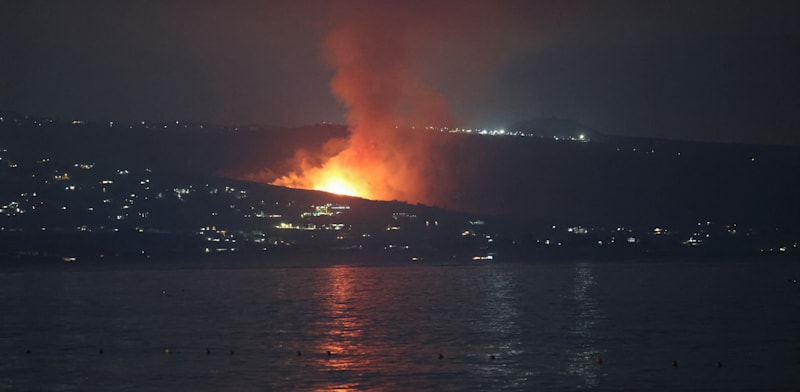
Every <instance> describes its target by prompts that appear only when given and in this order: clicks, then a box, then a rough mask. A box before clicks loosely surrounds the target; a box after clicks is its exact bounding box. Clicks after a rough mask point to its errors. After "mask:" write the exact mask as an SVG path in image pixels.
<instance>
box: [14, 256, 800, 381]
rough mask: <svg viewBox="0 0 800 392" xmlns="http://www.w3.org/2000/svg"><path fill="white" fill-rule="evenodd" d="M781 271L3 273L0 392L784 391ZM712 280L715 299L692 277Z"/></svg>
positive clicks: (586, 266)
mask: <svg viewBox="0 0 800 392" xmlns="http://www.w3.org/2000/svg"><path fill="white" fill-rule="evenodd" d="M791 268H794V270H791V272H792V273H794V275H795V276H797V275H798V273H800V271H798V268H797V267H796V266H792V267H791ZM791 268H789V269H791ZM786 270H787V267H785V266H782V265H761V264H759V265H756V264H753V265H750V264H743V265H738V266H736V265H734V266H732V267H731V266H727V265H722V266H717V265H713V264H706V265H703V264H697V265H695V264H683V265H680V266H679V268H678V267H676V266H674V265H673V264H669V263H661V264H651V265H635V264H612V263H608V264H602V263H601V264H598V263H568V262H564V263H551V264H531V265H519V264H517V265H514V264H508V265H502V264H493V265H492V264H490V265H484V264H482V265H466V266H447V267H435V266H425V265H415V266H386V267H383V266H381V267H354V266H336V267H325V268H272V269H270V268H266V269H208V270H202V269H191V268H186V269H180V270H141V269H139V270H124V269H119V270H109V271H82V270H80V269H75V268H71V269H69V270H42V271H39V270H30V271H17V272H3V271H0V303H2V304H3V323H0V355H2V358H3V360H2V361H0V389H9V390H56V391H58V390H108V391H114V390H193V391H217V390H284V391H294V390H303V391H315V390H320V391H322V390H325V391H331V390H335V391H355V390H377V391H381V390H445V391H447V390H451V391H460V390H476V391H483V390H517V391H524V390H540V389H544V390H563V391H571V390H576V389H639V390H641V389H652V387H654V386H656V387H665V386H668V387H669V388H671V389H703V388H704V387H705V389H709V388H711V389H714V388H723V389H736V388H738V387H741V386H750V387H756V386H758V385H762V383H761V382H760V380H759V379H757V378H753V377H752V376H751V375H750V374H749V373H748V372H747V371H746V370H751V371H752V370H753V369H757V370H758V371H759V372H761V373H765V372H769V373H770V375H771V376H770V378H769V380H770V382H771V384H770V385H772V386H785V385H796V384H797V383H796V382H800V379H798V377H797V376H793V375H796V374H800V372H790V371H788V369H789V368H791V366H794V370H800V369H799V368H797V361H796V356H795V353H796V352H800V345H798V341H797V339H796V333H795V332H796V330H797V329H798V328H800V320H799V318H800V316H798V314H800V305H799V304H800V289H797V288H794V287H793V286H792V287H788V286H786V287H785V285H786V283H785V282H786V279H785V278H784V276H783V275H785V274H786V273H787V272H786ZM720 276H722V277H724V279H721V278H720ZM776 276H777V277H779V278H780V279H778V281H779V283H775V281H776ZM712 279H715V281H716V282H718V283H716V284H717V289H718V290H724V291H725V292H726V293H728V295H726V296H715V297H711V296H709V295H708V291H707V289H706V287H705V286H704V285H702V284H697V283H698V282H706V281H710V280H712ZM781 284H783V285H781ZM654 286H655V290H654ZM675 287H680V288H681V290H672V288H675ZM664 293H668V294H669V295H665V294H664ZM710 298H713V301H711V300H710ZM698 299H701V300H698ZM733 310H735V311H733ZM751 314H757V315H758V316H759V317H758V318H757V319H758V320H764V322H761V321H758V322H755V321H750V320H753V318H751V317H749V315H751ZM765 326H768V328H769V332H770V333H769V337H770V340H769V341H768V343H767V344H765V343H764V342H763V338H761V337H760V335H759V333H760V332H759V331H762V330H763V328H765ZM672 331H683V332H682V333H680V334H675V333H673V332H672ZM718 331H722V332H724V333H718ZM101 346H102V347H104V348H105V353H104V354H103V355H102V356H101V355H98V352H97V350H98V347H101ZM165 347H169V348H170V349H171V352H172V354H165V352H164V349H165ZM206 347H209V348H210V349H211V351H212V354H210V355H207V354H206V351H205V348H206ZM26 349H31V350H32V354H25V350H26ZM228 350H230V351H234V350H235V355H229V354H228ZM328 351H330V355H328ZM743 353H744V354H743ZM298 354H299V355H298ZM440 354H441V358H440ZM690 355H693V356H690ZM744 355H747V356H744ZM491 356H494V359H492V358H491ZM598 356H600V357H604V360H605V363H604V364H603V365H598V364H597V363H596V362H595V358H597V357H598ZM673 356H680V359H681V363H682V364H681V368H680V369H678V370H676V369H673V368H671V367H670V366H668V364H669V362H670V361H671V360H672V359H673V358H674V357H673ZM695 357H696V358H695ZM684 358H686V359H684ZM733 358H737V359H738V358H745V359H744V360H742V362H743V363H745V364H746V366H747V367H746V368H741V367H740V368H738V369H737V368H736V366H737V364H736V363H735V362H734V361H733ZM776 358H777V359H780V360H776ZM692 360H694V361H695V362H694V363H696V364H702V363H714V362H716V361H717V360H723V361H724V362H725V363H726V365H725V367H724V368H723V369H721V370H720V369H718V368H716V367H711V366H703V367H701V366H699V365H698V366H694V367H693V366H692V365H693V363H692ZM703 361H705V362H703ZM729 361H730V362H729ZM767 361H769V363H770V364H772V365H771V367H764V366H762V365H761V363H762V362H764V363H766V362H767ZM684 363H685V364H686V365H684ZM665 364H667V365H665ZM776 364H777V366H776ZM793 364H794V365H793ZM740 366H745V365H740ZM781 366H783V367H781ZM729 369H730V370H729ZM782 369H783V370H782ZM743 370H744V371H743ZM712 372H714V373H712ZM761 381H763V380H761ZM739 389H741V388H739Z"/></svg>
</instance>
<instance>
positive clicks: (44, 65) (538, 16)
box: [0, 0, 800, 145]
mask: <svg viewBox="0 0 800 392" xmlns="http://www.w3.org/2000/svg"><path fill="white" fill-rule="evenodd" d="M426 3H429V4H426ZM475 3H477V2H474V1H473V2H471V1H468V0H464V1H447V2H435V1H433V2H424V1H414V0H412V1H409V2H407V3H406V5H405V7H407V8H408V10H409V13H410V14H411V15H419V16H420V18H421V19H426V18H427V19H426V20H427V22H425V23H427V24H430V19H431V18H438V20H439V21H441V26H445V27H444V28H439V29H433V28H427V27H426V28H425V30H424V31H425V34H419V36H424V37H423V38H424V39H420V37H419V36H417V37H416V38H413V37H412V38H411V41H410V44H409V45H410V49H409V55H410V56H413V57H414V58H413V61H412V63H413V64H414V65H415V67H416V69H417V71H418V74H419V75H420V77H421V78H422V79H424V80H425V81H426V82H427V83H429V84H430V85H431V86H433V87H434V88H435V89H436V90H438V91H439V92H440V93H441V94H442V95H443V96H444V97H445V98H446V99H447V100H448V102H449V103H450V105H451V107H452V110H453V113H454V115H455V117H456V118H458V119H460V120H461V121H463V123H464V124H466V125H471V126H481V127H503V126H507V125H509V124H512V123H514V122H517V121H522V120H527V119H533V118H538V117H550V116H557V117H561V118H567V119H572V120H577V121H580V122H582V123H584V124H586V125H588V126H590V127H593V128H595V129H597V130H599V131H601V132H606V133H609V134H618V135H635V136H655V137H663V138H673V139H697V140H711V141H723V142H756V143H768V144H793V145H800V132H798V125H797V124H798V121H797V113H798V111H799V109H800V77H798V70H800V45H798V43H800V42H799V41H800V23H798V20H800V12H798V11H800V6H798V5H795V4H797V2H794V1H789V2H779V1H746V2H745V1H711V2H703V1H685V2H684V1H667V0H663V1H642V0H631V1H593V0H591V1H553V2H544V1H540V2H535V1H517V2H487V3H491V4H497V9H498V10H499V11H498V12H483V13H481V14H480V15H482V17H480V18H475V17H474V14H470V13H466V12H462V10H461V8H469V7H471V6H473V5H474V4H475ZM341 4H342V3H340V2H337V1H334V0H331V1H323V0H305V1H292V2H289V1H281V2H279V1H260V2H256V1H250V2H244V1H202V0H197V1H169V0H163V1H148V0H137V1H132V0H131V1H128V0H119V1H57V0H53V1H35V0H20V1H16V0H4V1H2V2H0V53H2V56H1V57H0V110H16V111H22V112H26V113H30V114H34V115H45V116H53V117H58V118H62V119H73V118H82V119H86V120H118V121H123V120H172V119H180V120H192V121H203V122H215V123H264V124H277V125H290V126H295V125H303V124H309V123H314V122H321V121H330V122H337V123H344V115H345V108H344V106H343V105H342V103H341V102H340V101H339V100H338V99H337V98H336V97H335V96H334V95H333V94H332V93H331V92H330V87H329V81H330V79H331V77H332V75H333V74H334V70H333V69H332V68H331V66H330V65H329V62H328V61H326V60H325V53H324V50H323V45H322V40H323V39H324V37H325V36H326V34H327V33H328V31H329V30H330V29H331V27H332V26H334V25H336V23H337V21H336V19H337V18H339V17H340V15H337V11H336V8H337V6H338V5H341ZM376 4H380V0H375V1H372V2H370V7H375V5H376ZM431 4H433V5H431ZM347 5H348V7H345V8H349V9H356V8H358V5H359V3H357V2H356V3H355V7H354V6H353V2H352V1H350V2H347ZM492 7H494V5H493V6H492ZM389 14H391V13H389ZM431 15H433V16H431ZM363 17H364V18H369V17H370V15H369V14H368V13H367V14H365V15H364V16H363ZM461 18H464V19H463V20H462V19H461ZM349 19H354V20H357V19H358V18H349ZM434 20H436V19H434ZM425 23H421V24H420V25H421V26H424V25H425ZM436 24H437V25H439V23H436ZM387 26H391V24H387ZM449 26H457V27H458V28H454V29H450V28H449ZM428 32H430V33H429V34H428ZM448 32H449V33H448ZM406 33H407V32H406ZM412 34H413V29H412Z"/></svg>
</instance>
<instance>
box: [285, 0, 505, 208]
mask: <svg viewBox="0 0 800 392" xmlns="http://www.w3.org/2000/svg"><path fill="white" fill-rule="evenodd" d="M397 3H398V4H395V3H390V2H377V1H369V2H368V1H364V2H344V3H342V2H336V3H334V4H333V6H332V10H331V20H332V23H333V27H332V28H331V30H330V32H329V33H328V34H327V36H326V38H325V40H324V45H323V46H324V51H325V56H326V60H327V61H328V62H329V63H330V65H331V66H332V67H333V68H334V69H335V75H334V77H333V79H332V80H331V83H330V86H331V91H332V92H333V93H334V94H335V95H336V96H337V97H338V98H339V99H340V100H341V101H342V103H343V104H344V106H345V107H346V109H347V123H348V129H349V137H348V138H347V139H346V140H335V141H332V142H330V146H329V148H328V149H327V151H328V153H330V154H331V155H330V156H329V157H327V159H323V161H324V162H322V163H321V164H320V163H319V162H320V159H319V157H310V156H308V155H307V154H305V153H302V152H300V153H298V155H297V156H296V158H297V162H296V163H295V165H294V167H295V168H296V169H295V170H294V171H293V172H291V173H289V174H287V175H285V176H282V177H280V178H278V179H277V180H275V181H274V182H273V183H274V184H276V185H283V186H289V187H294V188H305V189H322V190H326V189H328V188H329V187H327V184H329V183H330V182H331V181H338V182H345V183H347V184H350V187H351V188H352V189H353V190H355V192H354V193H356V194H357V195H359V196H363V197H366V198H370V199H381V200H403V201H408V202H412V203H425V204H434V205H436V204H438V205H441V204H443V203H442V201H443V200H446V197H445V196H444V195H446V194H448V193H450V192H452V191H453V187H454V181H451V180H450V179H451V178H452V173H451V172H452V171H453V170H452V169H453V166H454V163H453V162H452V161H453V159H452V153H448V149H450V148H451V147H452V146H451V145H450V144H449V143H450V142H451V141H452V139H448V138H445V137H442V136H441V135H437V133H436V132H435V131H430V130H425V129H424V128H425V127H428V126H434V127H440V126H449V127H454V126H458V125H460V124H459V122H458V121H457V120H456V119H455V118H454V116H453V115H452V112H451V108H450V106H449V104H448V100H447V99H446V98H445V97H444V95H443V94H441V93H440V92H438V91H437V89H436V88H435V87H434V84H432V83H430V82H429V81H428V80H426V78H425V76H428V77H430V76H434V77H435V76H436V74H437V70H438V72H439V75H441V74H442V70H443V68H446V66H447V65H449V66H450V67H449V68H450V69H446V70H444V71H445V72H449V73H452V74H458V73H459V72H462V73H463V72H467V73H469V70H477V71H479V72H481V73H485V72H486V71H487V70H488V69H491V68H493V66H494V65H495V64H497V63H499V62H500V61H502V60H503V58H502V56H498V55H497V54H496V52H497V48H498V47H499V48H504V49H506V46H508V43H506V42H493V41H492V40H491V39H487V38H486V37H487V35H485V34H483V33H487V32H488V33H489V34H488V36H489V37H499V36H501V35H500V34H495V35H493V34H491V33H492V31H494V32H495V33H497V32H499V31H500V30H503V31H505V32H507V31H506V30H507V26H512V25H513V23H509V21H510V20H513V18H512V17H511V16H510V15H511V14H512V12H511V10H510V8H509V7H499V6H497V4H496V3H491V2H468V1H459V2H455V1H452V2H445V1H440V2H435V3H434V5H433V6H431V5H424V3H423V2H397ZM487 18H488V19H487ZM486 26H489V27H491V28H489V29H487V28H486ZM498 26H506V27H498ZM512 45H518V44H517V43H513V44H512ZM444 48H449V49H452V50H453V52H454V53H453V56H454V57H458V60H460V61H462V62H463V63H462V65H461V66H459V65H458V61H456V60H454V59H448V58H446V57H443V56H442V52H441V50H442V49H444ZM465 55H466V56H468V57H467V58H464V57H465ZM426 56H427V57H435V59H436V60H437V61H438V63H437V64H435V65H434V66H426V61H425V60H426ZM445 56H446V55H445ZM463 64H469V65H468V66H465V65H463ZM427 65H430V64H427ZM476 65H479V66H477V67H476ZM472 76H474V77H475V78H474V79H473V81H474V83H475V84H476V86H477V85H479V84H480V80H479V79H478V78H477V76H478V75H472ZM462 79H463V78H462ZM462 82H463V81H462ZM463 87H464V86H462V88H461V90H465V89H464V88H463ZM337 149H338V152H336V153H333V151H335V150H337ZM328 190H329V189H328Z"/></svg>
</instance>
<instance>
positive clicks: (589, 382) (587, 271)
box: [566, 263, 602, 388]
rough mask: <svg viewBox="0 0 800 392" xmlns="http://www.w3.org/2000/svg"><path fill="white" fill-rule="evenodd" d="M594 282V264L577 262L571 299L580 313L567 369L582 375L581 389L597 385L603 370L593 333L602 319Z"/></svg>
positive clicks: (579, 375) (576, 374) (577, 316)
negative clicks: (594, 291)
mask: <svg viewBox="0 0 800 392" xmlns="http://www.w3.org/2000/svg"><path fill="white" fill-rule="evenodd" d="M594 285H595V280H594V275H593V273H592V265H591V264H589V263H579V264H578V265H576V266H575V279H574V288H573V290H572V300H573V301H574V303H575V306H576V308H577V309H576V310H577V315H576V316H575V325H574V327H573V328H572V330H571V332H572V333H573V334H574V338H575V343H574V344H572V345H570V346H569V349H568V352H569V357H568V365H567V369H566V370H567V374H570V375H573V376H578V377H579V384H578V385H577V387H579V388H592V387H596V386H597V385H598V384H599V382H600V375H601V374H600V371H601V369H602V367H601V366H599V365H600V364H599V363H598V358H602V353H601V352H600V351H599V350H598V348H597V347H596V344H597V338H596V337H595V336H594V329H595V327H596V324H597V323H598V321H599V320H600V319H601V315H600V311H599V310H598V308H597V304H596V302H595V300H594V299H593V298H592V288H593V287H592V286H594Z"/></svg>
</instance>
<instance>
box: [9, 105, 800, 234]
mask: <svg viewBox="0 0 800 392" xmlns="http://www.w3.org/2000/svg"><path fill="white" fill-rule="evenodd" d="M3 117H4V119H3V121H0V149H2V148H8V149H9V150H12V151H14V153H15V154H23V155H25V156H26V157H31V158H35V159H38V158H48V157H52V158H58V159H59V160H71V161H74V162H80V161H91V162H103V163H104V164H107V165H111V166H112V167H131V168H148V169H153V170H158V171H163V172H168V173H179V174H190V175H216V176H225V177H230V178H238V179H245V178H253V174H254V173H260V175H259V178H262V179H265V180H268V179H269V178H275V177H277V176H280V175H282V174H285V173H287V172H288V171H289V170H291V169H292V167H291V163H290V162H291V160H292V157H293V156H294V155H295V152H296V151H297V150H298V149H301V148H302V149H305V150H307V151H309V152H311V154H312V155H313V154H315V153H316V152H319V151H321V150H322V148H323V146H324V144H325V142H326V141H328V140H330V139H332V138H337V137H344V136H346V135H347V130H346V128H345V127H343V126H334V125H326V124H318V125H312V126H307V127H301V128H274V127H259V126H247V127H235V126H234V127H231V126H209V125H205V126H201V125H199V124H190V123H182V122H176V123H164V124H150V123H145V124H141V123H137V124H113V125H112V124H109V123H102V124H84V123H80V122H76V123H74V124H73V123H72V122H71V121H50V120H47V119H35V118H29V117H26V116H24V115H18V114H17V115H8V114H5V115H4V116H3ZM526 124H527V125H526ZM517 126H518V127H520V128H519V129H521V130H526V131H530V132H541V133H542V134H543V135H545V134H546V135H551V136H553V135H564V136H569V135H572V136H575V133H576V132H578V133H579V134H580V133H584V135H585V136H588V139H589V142H574V141H570V138H568V137H564V138H559V140H555V138H552V137H543V138H531V137H515V136H481V135H458V134H448V133H439V132H436V135H435V136H433V137H434V138H439V139H438V140H435V141H436V142H437V146H442V147H441V148H440V150H439V151H438V152H439V153H440V154H441V156H442V157H444V160H443V161H444V162H448V165H450V167H448V168H447V170H446V172H447V173H449V175H448V177H447V178H441V179H440V180H441V181H447V182H449V183H450V184H452V188H453V189H455V191H453V192H451V193H449V194H447V195H445V196H443V197H442V199H441V200H440V201H439V202H438V203H436V205H437V206H439V207H446V208H448V209H452V210H459V211H468V212H474V213H480V214H493V215H515V216H528V217H532V218H537V219H541V220H545V221H547V220H552V221H559V222H562V221H566V222H569V221H572V222H593V223H596V224H609V225H611V224H619V223H625V222H630V223H647V224H651V223H652V224H665V225H668V224H676V223H687V222H699V221H706V220H713V221H719V222H731V223H733V222H744V221H747V222H754V223H755V222H761V223H770V222H783V223H792V224H794V223H796V222H798V221H800V208H799V207H798V206H797V202H796V201H797V200H800V182H798V181H797V180H796V178H797V169H798V168H800V148H796V147H776V146H753V145H734V144H719V143H698V142H684V141H670V140H656V139H639V138H624V137H607V136H603V135H602V134H601V133H599V132H597V131H595V130H592V129H587V128H585V127H583V126H581V125H580V124H578V123H575V122H573V121H568V120H558V119H546V120H536V121H531V122H526V123H521V124H519V125H517ZM431 132H435V131H431ZM579 134H578V135H579Z"/></svg>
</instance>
